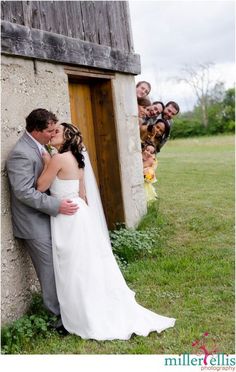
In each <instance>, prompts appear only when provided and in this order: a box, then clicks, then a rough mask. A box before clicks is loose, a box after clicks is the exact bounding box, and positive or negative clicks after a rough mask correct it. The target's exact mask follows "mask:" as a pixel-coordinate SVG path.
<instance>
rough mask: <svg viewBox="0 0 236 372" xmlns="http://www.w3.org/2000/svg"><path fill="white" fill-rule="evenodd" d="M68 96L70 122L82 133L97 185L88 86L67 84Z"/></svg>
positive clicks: (96, 167)
mask: <svg viewBox="0 0 236 372" xmlns="http://www.w3.org/2000/svg"><path fill="white" fill-rule="evenodd" d="M69 94H70V109H71V121H72V124H74V125H76V126H77V127H78V128H79V130H80V131H81V133H82V136H83V141H84V144H85V146H86V148H87V150H88V153H89V157H90V160H91V164H92V167H93V170H94V173H95V176H96V180H97V183H98V185H99V184H100V182H99V175H98V166H97V155H96V145H95V134H94V123H93V113H92V102H91V92H90V86H89V85H88V84H85V83H77V82H69Z"/></svg>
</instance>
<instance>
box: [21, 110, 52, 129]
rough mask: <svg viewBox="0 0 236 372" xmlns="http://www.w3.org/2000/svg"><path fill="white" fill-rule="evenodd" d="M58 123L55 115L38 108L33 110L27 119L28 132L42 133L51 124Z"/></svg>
mask: <svg viewBox="0 0 236 372" xmlns="http://www.w3.org/2000/svg"><path fill="white" fill-rule="evenodd" d="M51 121H52V122H54V123H57V122H58V119H57V117H56V115H55V114H53V113H52V112H51V111H48V110H46V109H42V108H38V109H36V110H33V111H32V112H31V113H30V114H29V115H28V116H27V118H26V130H27V131H28V132H29V133H31V132H33V130H37V131H38V132H42V131H43V130H44V129H46V128H47V127H48V124H49V122H51Z"/></svg>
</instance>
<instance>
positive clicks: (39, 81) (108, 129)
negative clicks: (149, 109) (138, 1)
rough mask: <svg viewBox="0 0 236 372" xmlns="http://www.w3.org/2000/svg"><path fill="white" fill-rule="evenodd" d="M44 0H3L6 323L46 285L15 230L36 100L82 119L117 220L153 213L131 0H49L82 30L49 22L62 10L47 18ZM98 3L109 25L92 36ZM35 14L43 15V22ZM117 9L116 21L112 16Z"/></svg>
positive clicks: (108, 210)
mask: <svg viewBox="0 0 236 372" xmlns="http://www.w3.org/2000/svg"><path fill="white" fill-rule="evenodd" d="M39 3H40V2H37V1H36V2H31V1H29V2H21V1H17V2H2V3H1V6H2V34H1V37H2V90H3V92H4V94H3V95H2V113H1V115H2V254H1V257H2V260H1V264H2V323H3V324H6V323H8V322H10V321H13V320H15V319H17V318H19V317H20V316H21V315H22V314H24V312H25V311H26V309H27V307H28V305H29V302H30V300H31V297H32V292H33V291H37V290H38V289H39V285H38V281H37V278H36V275H35V272H34V269H33V267H32V265H31V261H30V260H29V258H28V256H27V254H26V252H25V250H24V248H23V246H22V244H21V242H20V241H19V240H16V239H15V238H14V237H13V235H12V226H11V212H10V199H9V186H8V179H7V174H6V170H5V161H6V158H7V155H8V153H9V151H10V149H11V148H12V147H13V145H14V144H15V143H16V141H17V140H18V138H20V136H21V135H22V134H23V132H24V127H25V118H26V116H27V115H28V114H29V113H30V112H31V111H32V110H33V109H35V108H38V107H42V108H46V109H48V110H51V111H53V112H54V113H55V114H56V115H57V116H58V118H59V120H61V121H68V122H73V123H74V124H76V125H78V126H79V127H80V129H81V131H82V133H83V135H84V142H85V144H86V146H87V148H88V150H89V153H90V157H91V162H92V165H93V167H94V169H95V173H96V177H97V181H98V184H99V188H100V192H101V197H102V202H103V207H104V210H105V215H106V219H107V223H108V226H109V227H110V228H112V227H114V224H115V223H116V222H125V223H126V225H127V226H128V227H133V226H135V225H137V223H138V222H139V220H140V218H141V217H142V216H143V215H144V214H145V212H146V200H145V194H144V189H143V173H142V158H141V146H140V141H139V129H138V118H137V114H138V113H137V102H136V94H135V81H134V76H135V75H136V74H139V73H140V60H139V56H137V55H136V54H134V52H133V46H132V38H131V30H130V28H129V14H128V9H127V4H126V3H125V2H114V3H115V4H112V3H113V2H106V3H109V4H106V6H105V4H104V3H105V2H98V3H97V2H79V1H78V2H68V3H67V4H65V3H66V2H63V1H62V2H50V4H51V3H53V6H52V7H51V8H50V12H55V13H56V12H59V13H60V14H63V12H62V9H59V8H60V7H62V8H63V11H64V12H69V13H68V14H71V11H72V10H73V13H74V14H77V13H78V17H84V19H81V18H77V19H76V18H75V19H74V18H73V22H75V24H79V26H78V27H82V25H83V28H84V29H83V30H82V31H83V32H82V31H81V29H80V28H78V29H76V27H77V26H75V24H73V25H71V30H69V29H68V25H65V23H60V22H59V23H60V27H59V30H56V29H54V28H55V27H56V26H55V25H53V24H52V25H51V28H50V24H48V22H50V19H52V20H53V19H55V17H53V14H51V13H50V14H51V17H50V18H49V19H48V20H47V22H46V23H45V22H43V21H42V19H43V16H42V18H40V17H41V15H42V14H41V12H43V13H44V14H45V9H42V7H41V8H40V4H39ZM48 3H49V2H48ZM44 6H47V2H44ZM70 7H73V9H71V8H70ZM99 7H102V9H100V8H99ZM35 9H37V12H35ZM81 9H82V13H81ZM88 9H89V12H90V13H88V12H87V11H88ZM101 10H102V11H101ZM76 12H77V13H76ZM91 12H94V19H96V14H97V13H99V14H100V17H103V19H102V21H103V23H102V25H103V24H105V25H107V26H106V27H101V24H100V23H97V24H96V23H95V26H94V27H95V31H94V32H95V33H100V34H101V33H102V32H103V37H102V36H101V35H100V38H98V39H96V38H95V37H94V39H93V40H91V38H90V36H91V33H89V32H88V30H87V31H86V27H88V28H89V27H91V22H87V21H86V19H87V18H86V17H88V14H89V15H90V17H91ZM33 14H34V15H35V14H37V17H38V21H37V22H36V20H35V18H34V19H33V18H32V17H33ZM54 15H55V14H54ZM109 17H110V19H108V18H109ZM111 18H112V20H113V21H114V22H110V21H111ZM116 19H117V22H116ZM121 20H122V21H121ZM109 24H110V25H111V26H110V27H116V26H115V25H116V24H118V26H119V32H118V31H117V32H114V31H115V30H112V31H113V32H111V30H110V29H109V27H108V25H109ZM72 29H73V30H72ZM48 30H52V31H53V32H52V33H50V32H49V31H48ZM122 30H123V31H122ZM77 31H78V32H77ZM122 32H123V34H122V35H121V33H122ZM89 35H90V36H89ZM108 36H109V37H108ZM111 37H112V38H113V39H109V38H111ZM86 38H87V39H86ZM39 45H40V48H39ZM55 46H56V47H55ZM115 47H116V49H113V48H115ZM55 51H56V52H55ZM88 97H89V99H88ZM84 117H86V118H87V119H86V120H84V119H83V118H84ZM88 118H89V119H88Z"/></svg>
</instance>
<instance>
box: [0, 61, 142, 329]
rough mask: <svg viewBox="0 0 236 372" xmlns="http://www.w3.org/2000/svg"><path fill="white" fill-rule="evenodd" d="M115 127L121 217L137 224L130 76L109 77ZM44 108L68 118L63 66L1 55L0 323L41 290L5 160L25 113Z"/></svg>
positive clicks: (136, 145)
mask: <svg viewBox="0 0 236 372" xmlns="http://www.w3.org/2000/svg"><path fill="white" fill-rule="evenodd" d="M113 94H114V102H115V113H116V127H117V128H116V130H117V137H118V138H117V141H118V152H119V157H120V170H121V178H122V180H121V182H122V194H123V200H124V209H125V219H126V224H127V226H129V227H133V226H135V225H136V224H137V223H138V221H139V220H140V218H141V217H142V216H143V214H144V213H145V212H146V200H145V194H144V189H143V177H142V160H141V148H140V141H139V130H138V120H137V103H136V98H135V82H134V77H133V76H129V75H125V74H116V75H115V78H114V79H113ZM37 107H43V108H46V109H48V110H51V111H53V112H54V113H56V114H57V116H58V117H59V118H60V120H63V121H69V122H70V102H69V92H68V79H67V75H66V74H65V72H64V67H63V65H60V64H53V63H46V62H40V61H33V60H30V59H23V58H18V57H17V58H15V57H8V56H2V112H1V116H2V165H1V169H2V229H1V231H2V253H1V266H2V267H1V270H2V296H1V300H2V324H6V323H8V322H11V321H13V320H15V319H17V318H19V317H20V316H21V315H22V314H24V312H25V311H26V309H27V306H28V304H29V302H30V299H31V295H32V292H34V291H37V290H38V288H39V285H38V280H37V278H36V275H35V272H34V269H33V267H32V264H31V261H30V260H29V258H28V256H27V254H26V252H25V250H24V248H23V246H22V244H21V242H20V241H19V240H16V239H14V237H13V235H12V226H11V214H10V201H9V188H8V180H7V174H6V170H5V160H6V157H7V154H8V153H9V151H10V149H11V148H12V146H13V145H14V144H15V142H16V141H17V139H18V138H19V137H20V136H21V135H22V133H23V131H24V127H25V117H26V116H27V115H28V114H29V113H30V112H31V111H32V110H33V109H35V108H37Z"/></svg>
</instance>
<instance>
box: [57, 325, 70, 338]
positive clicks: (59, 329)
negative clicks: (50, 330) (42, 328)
mask: <svg viewBox="0 0 236 372" xmlns="http://www.w3.org/2000/svg"><path fill="white" fill-rule="evenodd" d="M55 331H57V333H58V334H59V335H61V336H67V335H69V332H68V331H67V330H66V329H65V327H64V326H63V325H60V326H59V327H56V328H55Z"/></svg>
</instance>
